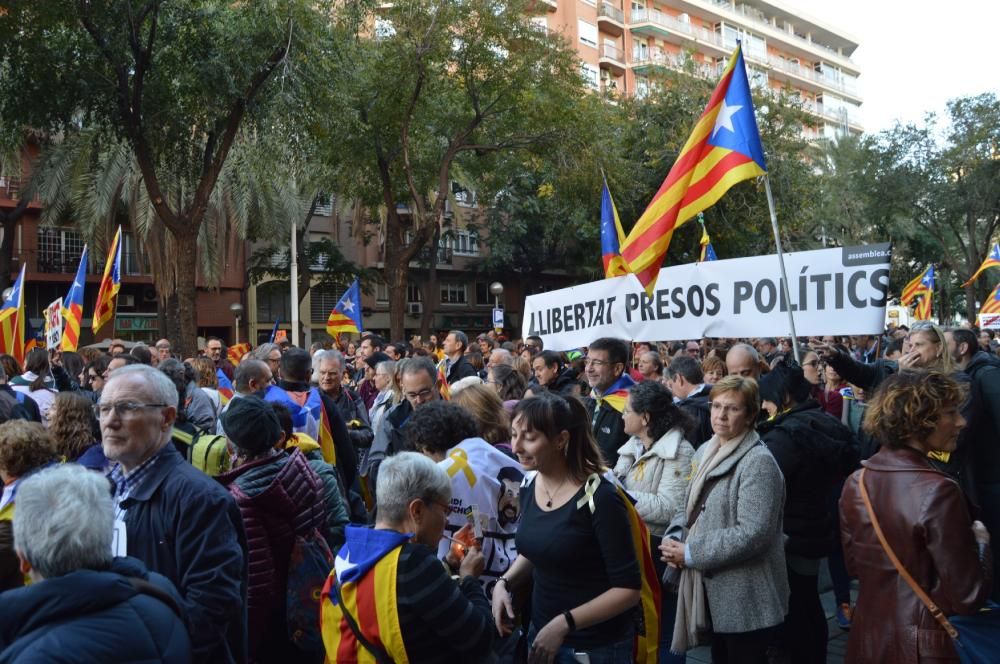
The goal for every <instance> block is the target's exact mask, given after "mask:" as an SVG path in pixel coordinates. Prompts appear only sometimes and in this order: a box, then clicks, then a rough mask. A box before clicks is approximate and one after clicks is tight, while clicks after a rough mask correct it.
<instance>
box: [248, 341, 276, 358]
mask: <svg viewBox="0 0 1000 664" xmlns="http://www.w3.org/2000/svg"><path fill="white" fill-rule="evenodd" d="M272 350H278V351H280V350H281V346H279V345H278V344H272V343H270V342H269V343H266V344H261V345H259V346H257V347H256V348H254V349H253V350H252V351H250V357H252V358H253V359H255V360H262V361H264V362H266V361H267V356H268V355H270V354H271V351H272Z"/></svg>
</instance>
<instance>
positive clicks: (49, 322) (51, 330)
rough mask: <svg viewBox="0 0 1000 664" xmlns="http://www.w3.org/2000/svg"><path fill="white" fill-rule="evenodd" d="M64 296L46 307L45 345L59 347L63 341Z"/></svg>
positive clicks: (49, 347)
mask: <svg viewBox="0 0 1000 664" xmlns="http://www.w3.org/2000/svg"><path fill="white" fill-rule="evenodd" d="M62 326H63V320H62V298H59V299H58V300H56V301H55V302H53V303H52V304H50V305H49V306H47V307H45V347H46V348H48V349H50V350H51V349H52V348H59V344H60V342H61V341H62Z"/></svg>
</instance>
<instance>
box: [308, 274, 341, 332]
mask: <svg viewBox="0 0 1000 664" xmlns="http://www.w3.org/2000/svg"><path fill="white" fill-rule="evenodd" d="M348 285H349V284H344V285H342V286H341V285H337V286H331V285H326V284H323V285H319V286H313V287H312V288H310V289H309V316H310V317H311V318H312V322H313V323H325V322H326V319H327V318H329V317H330V312H331V311H333V308H334V307H335V306H337V302H339V301H340V296H341V295H343V294H344V291H346V290H347V287H348Z"/></svg>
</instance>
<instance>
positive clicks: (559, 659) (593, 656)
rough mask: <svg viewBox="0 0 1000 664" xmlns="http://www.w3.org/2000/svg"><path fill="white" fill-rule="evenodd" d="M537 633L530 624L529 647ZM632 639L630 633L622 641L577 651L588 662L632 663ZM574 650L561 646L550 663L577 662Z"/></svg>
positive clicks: (567, 663)
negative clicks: (583, 655) (585, 655)
mask: <svg viewBox="0 0 1000 664" xmlns="http://www.w3.org/2000/svg"><path fill="white" fill-rule="evenodd" d="M537 634H538V630H537V629H535V626H534V625H532V626H531V628H530V629H529V630H528V644H529V645H528V647H529V648H530V647H531V645H530V644H532V643H534V642H535V636H536V635H537ZM634 640H635V639H634V638H633V636H632V635H631V634H630V635H629V636H628V638H626V639H624V640H622V641H616V642H615V643H608V644H605V645H601V646H597V647H594V648H588V649H586V650H580V651H578V652H585V653H586V654H587V657H588V658H589V661H590V664H632V646H633V642H634ZM575 652H577V651H574V649H573V648H570V647H568V646H563V647H562V648H560V649H559V651H558V652H557V653H556V657H555V659H554V660H552V664H577V659H576V656H575Z"/></svg>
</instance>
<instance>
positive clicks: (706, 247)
mask: <svg viewBox="0 0 1000 664" xmlns="http://www.w3.org/2000/svg"><path fill="white" fill-rule="evenodd" d="M700 244H701V257H700V258H699V259H698V260H699V261H701V262H702V263H704V262H705V261H714V260H718V256H716V255H715V249H714V248H712V238H710V237H709V236H708V229H706V228H705V226H704V225H702V227H701V242H700Z"/></svg>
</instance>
